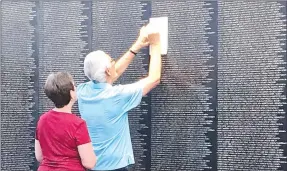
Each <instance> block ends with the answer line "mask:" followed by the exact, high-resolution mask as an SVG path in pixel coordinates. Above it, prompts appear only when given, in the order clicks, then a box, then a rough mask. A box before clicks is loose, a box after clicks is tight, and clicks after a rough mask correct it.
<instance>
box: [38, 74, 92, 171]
mask: <svg viewBox="0 0 287 171" xmlns="http://www.w3.org/2000/svg"><path fill="white" fill-rule="evenodd" d="M44 90H45V94H46V95H47V97H48V98H49V99H50V100H51V101H52V102H53V103H54V104H55V108H54V109H52V110H50V111H48V112H46V113H44V114H43V115H41V117H40V119H39V121H38V124H37V128H36V137H35V139H36V140H35V155H36V159H37V160H38V161H39V162H40V166H39V168H38V171H49V170H53V171H54V170H58V171H85V170H86V169H92V168H93V167H94V166H95V165H96V155H95V153H94V150H93V147H92V144H91V140H90V137H89V133H88V130H87V125H86V122H85V121H84V120H83V119H81V118H79V117H78V116H76V115H75V114H72V112H71V110H72V106H73V104H74V103H75V102H76V100H77V95H76V87H75V86H74V83H73V78H72V76H71V75H70V74H68V73H64V72H58V73H56V74H51V75H49V76H48V78H47V81H46V84H45V87H44Z"/></svg>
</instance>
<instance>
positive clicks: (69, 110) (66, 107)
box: [53, 105, 72, 113]
mask: <svg viewBox="0 0 287 171" xmlns="http://www.w3.org/2000/svg"><path fill="white" fill-rule="evenodd" d="M53 110H54V111H56V112H63V113H72V107H71V106H69V105H66V106H64V107H62V108H54V109H53Z"/></svg>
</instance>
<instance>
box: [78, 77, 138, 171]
mask: <svg viewBox="0 0 287 171" xmlns="http://www.w3.org/2000/svg"><path fill="white" fill-rule="evenodd" d="M142 91H143V87H142V86H141V85H140V82H137V83H134V84H127V85H117V86H112V85H110V84H107V83H95V82H93V81H89V82H86V83H83V84H80V85H79V86H78V87H77V95H78V106H79V111H80V114H81V117H82V118H83V119H84V120H85V121H86V123H87V126H88V131H89V134H90V137H91V140H92V144H93V148H94V151H95V153H96V155H97V157H98V160H97V164H96V167H95V168H94V169H93V170H113V169H118V168H122V167H126V166H128V165H130V164H134V163H135V161H134V154H133V149H132V143H131V136H130V128H129V121H128V115H127V112H128V111H129V110H131V109H132V108H134V107H136V106H137V105H139V104H140V102H141V99H142Z"/></svg>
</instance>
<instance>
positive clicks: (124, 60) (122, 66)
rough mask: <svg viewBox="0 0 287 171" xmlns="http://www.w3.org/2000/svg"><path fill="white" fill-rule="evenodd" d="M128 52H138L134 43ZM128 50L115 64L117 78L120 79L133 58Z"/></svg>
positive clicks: (137, 47) (138, 48)
mask: <svg viewBox="0 0 287 171" xmlns="http://www.w3.org/2000/svg"><path fill="white" fill-rule="evenodd" d="M129 50H132V51H133V52H135V53H138V52H139V50H140V47H139V45H138V44H137V43H135V44H133V45H132V47H131V48H130V49H129ZM129 50H128V51H127V52H126V53H125V54H124V55H123V56H122V57H121V58H119V59H118V60H117V62H116V66H115V67H116V71H117V74H118V77H120V76H121V75H122V74H123V73H124V72H125V70H126V69H127V68H128V66H129V64H130V63H131V62H132V60H133V59H134V57H135V55H134V54H133V53H132V52H130V51H129Z"/></svg>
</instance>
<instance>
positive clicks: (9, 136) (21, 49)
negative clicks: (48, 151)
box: [1, 1, 35, 171]
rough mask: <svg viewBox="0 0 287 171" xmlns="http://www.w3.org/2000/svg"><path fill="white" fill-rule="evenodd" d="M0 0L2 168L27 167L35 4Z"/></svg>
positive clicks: (30, 143)
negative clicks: (0, 32) (0, 0)
mask: <svg viewBox="0 0 287 171" xmlns="http://www.w3.org/2000/svg"><path fill="white" fill-rule="evenodd" d="M1 3H2V4H1V5H2V6H1V21H2V23H1V24H2V25H1V27H2V28H1V30H2V35H1V49H2V53H1V170H15V171H17V170H19V171H20V170H29V169H30V167H31V166H32V164H33V157H32V156H33V151H32V148H33V139H34V134H33V130H34V126H33V125H32V123H33V121H34V119H35V118H33V117H32V115H31V113H32V110H31V108H32V107H33V105H34V102H31V100H32V96H33V94H34V93H35V92H34V91H33V89H32V83H31V82H30V81H31V80H30V77H32V76H33V75H34V73H33V69H35V63H34V60H33V58H32V56H31V55H32V53H33V50H32V39H33V32H34V29H35V28H34V27H33V26H32V25H31V24H30V22H31V20H33V18H34V17H35V15H34V14H33V10H32V9H33V7H35V4H34V3H31V2H10V1H3V2H1ZM19 21H21V23H19ZM19 163H21V165H19Z"/></svg>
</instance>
